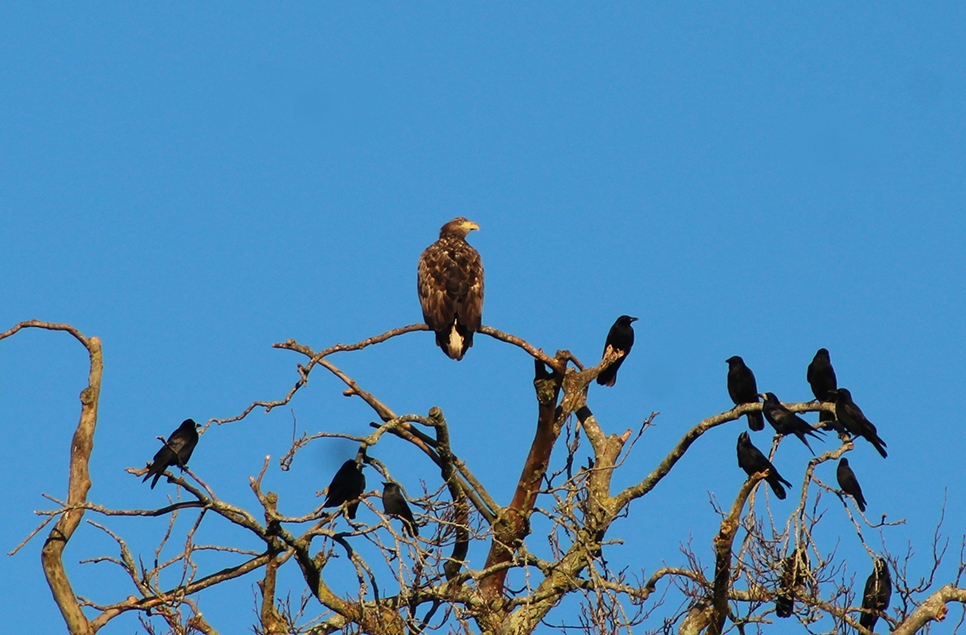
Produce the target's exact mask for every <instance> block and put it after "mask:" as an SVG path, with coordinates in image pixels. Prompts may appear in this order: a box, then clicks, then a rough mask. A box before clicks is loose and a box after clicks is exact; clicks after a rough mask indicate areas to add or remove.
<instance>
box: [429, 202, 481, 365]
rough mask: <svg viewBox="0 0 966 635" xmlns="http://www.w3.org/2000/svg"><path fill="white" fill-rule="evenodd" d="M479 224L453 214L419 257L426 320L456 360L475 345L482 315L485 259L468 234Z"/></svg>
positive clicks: (437, 341)
mask: <svg viewBox="0 0 966 635" xmlns="http://www.w3.org/2000/svg"><path fill="white" fill-rule="evenodd" d="M479 228H480V226H479V225H477V224H476V223H474V222H472V221H468V220H466V219H465V218H463V217H459V218H454V219H453V220H451V221H450V222H448V223H446V224H445V225H443V226H442V228H440V230H439V240H437V241H436V242H434V243H433V244H432V245H430V246H429V247H427V248H426V250H425V251H423V254H422V255H421V256H420V257H419V270H418V276H417V288H418V290H419V304H420V305H421V306H422V308H423V320H424V321H425V322H426V324H427V325H429V328H431V329H433V330H434V331H436V344H437V345H438V346H439V347H440V348H441V349H443V352H444V353H446V355H447V356H449V357H450V358H452V359H455V360H457V361H459V360H461V359H463V355H465V354H466V351H467V350H469V348H470V347H471V346H473V334H474V333H476V331H477V330H478V329H479V328H480V320H481V319H482V317H483V261H482V260H481V259H480V254H479V252H478V251H476V250H475V249H473V247H471V246H470V244H469V243H468V242H466V235H467V234H469V233H470V231H471V230H474V229H479Z"/></svg>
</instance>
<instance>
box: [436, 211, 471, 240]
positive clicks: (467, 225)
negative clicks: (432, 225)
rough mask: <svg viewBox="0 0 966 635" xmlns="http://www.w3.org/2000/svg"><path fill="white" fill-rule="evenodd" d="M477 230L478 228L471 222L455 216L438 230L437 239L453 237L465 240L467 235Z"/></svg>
mask: <svg viewBox="0 0 966 635" xmlns="http://www.w3.org/2000/svg"><path fill="white" fill-rule="evenodd" d="M479 228H480V226H479V225H477V224H476V223H474V222H473V221H471V220H467V219H465V218H463V217H462V216H457V217H456V218H454V219H453V220H451V221H450V222H448V223H446V224H445V225H443V226H442V227H441V228H440V230H439V237H440V238H445V237H446V236H455V237H456V238H466V235H467V234H469V233H470V232H471V231H473V230H474V229H479Z"/></svg>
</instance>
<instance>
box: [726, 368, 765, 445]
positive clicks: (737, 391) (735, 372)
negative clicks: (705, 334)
mask: <svg viewBox="0 0 966 635" xmlns="http://www.w3.org/2000/svg"><path fill="white" fill-rule="evenodd" d="M725 361H726V362H727V363H728V394H729V395H730V396H731V400H732V401H733V402H735V405H736V406H740V405H741V404H743V403H758V383H757V382H756V381H755V374H754V373H753V372H751V369H750V368H748V367H747V366H745V360H743V359H741V358H740V357H738V356H737V355H735V356H733V357H729V358H728V359H726V360H725ZM745 416H746V418H747V419H748V427H749V428H751V429H752V430H754V431H755V432H758V431H759V430H764V429H765V420H764V419H762V417H761V413H760V412H749V413H748V414H747V415H745Z"/></svg>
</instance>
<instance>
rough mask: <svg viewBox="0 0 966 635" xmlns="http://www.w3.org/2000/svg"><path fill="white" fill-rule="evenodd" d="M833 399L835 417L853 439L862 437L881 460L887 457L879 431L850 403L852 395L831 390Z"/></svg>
mask: <svg viewBox="0 0 966 635" xmlns="http://www.w3.org/2000/svg"><path fill="white" fill-rule="evenodd" d="M829 394H831V395H832V396H833V397H834V398H835V417H836V419H838V421H839V422H840V423H841V424H842V425H843V426H844V427H845V429H846V430H848V431H849V433H850V434H851V435H852V436H854V437H862V438H864V439H865V440H866V441H868V442H869V443H871V444H872V445H874V446H875V449H876V450H878V451H879V454H881V455H882V458H886V457H887V456H889V455H888V454H887V453H886V451H885V448H886V442H885V441H883V440H882V439H881V438H879V431H878V430H876V428H875V425H874V424H873V423H872V422H871V421H869V420H868V419H866V418H865V415H864V414H862V410H861V409H860V408H859V407H858V406H857V405H855V402H854V401H852V393H850V392H849V391H848V389H846V388H839V389H838V390H832V391H830V393H829Z"/></svg>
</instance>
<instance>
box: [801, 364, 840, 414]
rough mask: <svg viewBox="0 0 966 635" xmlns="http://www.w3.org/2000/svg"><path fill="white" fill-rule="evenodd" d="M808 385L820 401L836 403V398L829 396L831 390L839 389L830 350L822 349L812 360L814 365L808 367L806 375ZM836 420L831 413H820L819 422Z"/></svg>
mask: <svg viewBox="0 0 966 635" xmlns="http://www.w3.org/2000/svg"><path fill="white" fill-rule="evenodd" d="M806 378H807V379H808V384H809V385H810V386H811V387H812V394H813V395H815V398H816V399H818V400H819V401H822V402H825V403H830V402H833V401H835V397H833V396H832V395H830V394H829V391H830V390H835V389H836V388H838V384H837V383H836V381H835V369H834V368H832V361H831V360H830V359H829V356H828V349H825V348H820V349H818V352H816V353H815V357H814V358H812V363H811V364H809V365H808V373H807V375H806ZM834 418H835V415H833V414H832V413H831V412H825V411H824V410H823V411H822V412H820V413H818V420H819V421H831V420H832V419H834Z"/></svg>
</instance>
